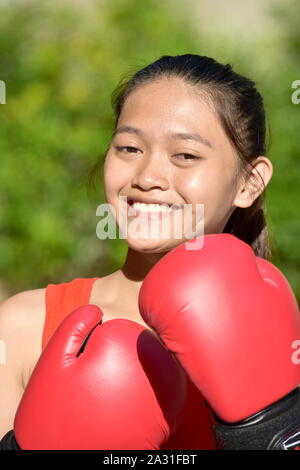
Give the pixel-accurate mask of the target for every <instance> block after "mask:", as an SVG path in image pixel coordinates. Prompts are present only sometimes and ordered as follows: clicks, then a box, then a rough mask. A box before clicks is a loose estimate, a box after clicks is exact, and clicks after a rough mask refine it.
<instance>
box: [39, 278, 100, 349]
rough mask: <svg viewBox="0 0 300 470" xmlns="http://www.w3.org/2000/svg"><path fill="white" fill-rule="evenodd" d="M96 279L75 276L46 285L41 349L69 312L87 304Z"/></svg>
mask: <svg viewBox="0 0 300 470" xmlns="http://www.w3.org/2000/svg"><path fill="white" fill-rule="evenodd" d="M96 279H99V278H98V277H93V278H76V279H73V280H72V281H70V282H63V283H61V284H48V285H47V287H46V294H45V303H46V316H45V323H44V329H43V339H42V350H44V348H45V346H46V344H47V342H48V341H49V339H50V337H51V336H52V334H53V333H54V331H55V330H56V328H57V327H58V325H59V324H60V323H61V322H62V321H63V319H64V318H65V317H66V316H67V315H68V314H69V313H71V312H73V310H75V309H76V308H78V307H81V306H82V305H87V304H89V299H90V295H91V290H92V286H93V283H94V281H95V280H96Z"/></svg>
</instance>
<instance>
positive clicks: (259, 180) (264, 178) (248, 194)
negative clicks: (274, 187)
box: [233, 156, 273, 207]
mask: <svg viewBox="0 0 300 470" xmlns="http://www.w3.org/2000/svg"><path fill="white" fill-rule="evenodd" d="M272 175H273V165H272V163H271V161H270V160H269V159H268V158H267V157H264V156H259V157H257V158H256V160H255V161H254V162H251V165H249V173H248V174H246V176H245V175H244V176H243V177H242V180H241V183H240V184H239V185H238V190H237V193H236V196H235V199H234V202H233V205H234V206H236V207H250V206H251V205H252V204H253V202H254V201H255V199H257V198H258V196H259V195H260V194H261V193H262V192H263V191H264V189H265V187H266V186H267V184H268V183H269V181H270V179H271V178H272Z"/></svg>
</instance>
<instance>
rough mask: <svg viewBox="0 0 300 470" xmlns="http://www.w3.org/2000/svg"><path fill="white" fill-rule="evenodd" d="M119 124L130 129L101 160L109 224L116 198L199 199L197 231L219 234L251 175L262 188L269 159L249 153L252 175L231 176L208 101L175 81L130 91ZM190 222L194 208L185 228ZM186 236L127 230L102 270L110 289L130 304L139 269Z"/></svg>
mask: <svg viewBox="0 0 300 470" xmlns="http://www.w3.org/2000/svg"><path fill="white" fill-rule="evenodd" d="M124 126H126V127H131V128H134V129H137V130H138V131H135V132H133V131H131V132H128V131H126V132H116V133H115V135H114V137H113V138H112V141H111V144H110V147H109V149H108V152H107V155H106V159H105V164H104V191H105V197H106V202H107V203H110V204H111V205H112V206H113V207H114V210H115V213H116V216H117V223H118V209H119V197H120V196H132V195H134V196H137V197H138V196H144V197H152V198H156V199H159V200H162V201H168V202H172V203H174V204H179V205H181V206H183V205H184V204H192V205H193V207H195V205H196V204H199V203H200V204H203V205H204V233H205V234H211V233H221V232H222V231H223V229H224V227H225V225H226V223H227V221H228V219H229V217H230V215H231V214H232V212H233V211H234V209H235V208H236V207H249V206H250V205H251V204H252V203H253V201H254V200H255V199H256V198H257V197H258V196H259V194H260V193H261V192H262V191H263V186H262V184H261V183H260V180H259V178H257V174H258V172H259V173H260V175H261V177H262V178H263V180H264V183H265V185H267V184H268V182H269V180H270V178H271V177H272V171H273V169H272V164H271V162H270V160H269V159H268V158H267V157H265V156H260V157H258V158H256V160H255V162H254V167H255V169H254V170H253V174H252V176H253V177H251V178H247V179H245V178H244V177H243V176H242V174H240V176H239V173H238V168H239V159H238V157H237V155H236V151H235V149H234V147H233V146H232V144H231V143H230V141H229V140H228V137H227V136H226V134H225V131H224V130H223V128H222V126H221V124H220V122H219V120H218V116H217V113H216V111H215V109H214V106H213V104H212V103H211V102H210V100H208V99H207V97H204V96H201V93H199V89H195V88H193V87H192V86H191V85H189V84H187V83H186V82H184V81H183V80H181V79H178V78H164V79H160V80H158V81H155V82H152V83H149V84H146V85H143V86H142V87H140V88H138V89H137V90H135V91H134V92H132V93H131V94H130V95H129V97H128V98H127V100H126V102H125V105H124V107H123V109H122V112H121V115H120V117H119V120H118V123H117V129H120V128H124ZM137 132H138V133H137ZM174 133H189V134H191V133H193V134H198V135H200V136H201V137H202V141H196V140H191V139H189V140H186V139H184V140H183V139H180V138H179V137H176V138H175V137H173V136H171V134H174ZM120 147H124V148H120ZM184 154H187V155H184ZM237 176H238V177H237ZM254 181H255V182H256V183H255V184H253V182H254ZM197 226H198V225H197V221H196V218H195V212H194V218H193V230H195V229H196V228H197ZM183 235H184V234H183ZM187 239H189V238H185V237H184V236H183V237H182V238H181V239H175V238H173V237H172V233H171V236H170V238H169V239H162V238H161V239H146V240H143V239H141V238H140V239H137V238H132V237H130V235H129V237H128V238H127V239H125V240H124V241H125V242H126V243H127V244H128V252H127V256H126V259H125V262H124V264H123V266H122V267H121V268H120V269H119V270H118V271H116V272H114V273H113V274H112V275H110V279H111V282H112V288H117V289H118V290H117V292H118V295H119V296H122V299H123V301H127V304H128V305H132V308H134V306H135V308H136V303H137V296H138V291H139V289H140V286H141V284H142V282H143V279H144V278H145V276H146V274H147V272H148V271H149V270H150V269H151V267H152V266H153V265H154V264H155V263H156V262H157V261H158V260H159V259H160V258H161V257H162V256H163V255H164V254H165V253H166V252H168V251H170V250H171V249H173V248H174V247H175V246H177V245H179V244H180V243H182V242H184V241H186V240H187ZM125 299H126V300H125Z"/></svg>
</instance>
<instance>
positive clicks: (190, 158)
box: [175, 153, 200, 161]
mask: <svg viewBox="0 0 300 470" xmlns="http://www.w3.org/2000/svg"><path fill="white" fill-rule="evenodd" d="M180 155H183V156H184V157H187V158H183V159H181V160H184V161H188V160H200V157H196V155H191V154H190V153H179V154H177V155H175V157H178V156H180Z"/></svg>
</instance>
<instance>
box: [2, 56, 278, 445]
mask: <svg viewBox="0 0 300 470" xmlns="http://www.w3.org/2000/svg"><path fill="white" fill-rule="evenodd" d="M113 104H114V110H115V117H116V121H115V130H114V133H113V137H112V140H111V142H110V146H109V148H108V151H107V154H106V157H105V162H104V189H105V196H106V201H107V202H108V203H110V204H111V205H112V207H113V208H114V209H115V213H116V221H117V224H119V225H120V220H119V204H120V200H119V198H120V196H126V197H127V198H128V200H130V201H133V202H134V201H136V202H141V203H144V204H150V203H152V202H154V201H155V202H157V201H158V202H159V203H168V204H176V205H177V206H179V207H181V208H183V207H184V206H185V205H186V204H190V205H191V207H192V209H193V211H192V221H193V228H194V229H196V228H197V226H198V223H199V220H198V219H197V216H196V209H195V208H196V204H203V207H204V233H205V234H212V233H222V232H228V233H232V234H234V235H235V236H237V237H238V238H240V239H241V240H243V241H245V242H246V243H248V244H249V245H250V246H251V247H252V248H253V250H254V252H255V254H256V255H257V256H260V257H262V258H266V259H267V258H268V257H269V255H270V240H269V234H268V228H267V225H266V221H265V216H264V196H265V188H266V186H267V184H268V182H269V181H270V179H271V177H272V171H273V169H272V164H271V162H270V160H269V159H268V158H267V157H266V156H265V154H266V128H265V111H264V106H263V99H262V97H261V95H260V94H259V92H258V91H257V89H256V87H255V84H254V82H253V81H252V80H250V79H248V78H245V77H243V76H241V75H239V74H237V73H236V72H234V71H233V70H232V67H231V65H229V64H227V65H223V64H220V63H218V62H217V61H215V60H214V59H212V58H209V57H205V56H199V55H193V54H185V55H181V56H174V57H172V56H163V57H161V58H159V59H158V60H156V61H155V62H153V63H152V64H149V65H148V66H146V67H145V68H143V69H142V70H140V71H138V72H137V73H135V74H134V76H133V77H132V78H131V79H129V80H128V81H126V82H125V83H121V84H120V86H119V87H118V88H117V89H116V92H115V95H114V102H113ZM100 165H101V161H100V162H98V163H97V165H96V167H95V169H96V170H97V169H98V168H99V167H100ZM95 169H94V170H95ZM136 207H137V208H138V209H139V210H140V211H143V210H146V209H147V207H148V208H149V206H144V205H137V206H136ZM153 210H155V208H153ZM133 219H134V216H130V217H129V220H133ZM157 223H158V224H159V222H157ZM124 241H125V242H126V243H127V245H128V252H127V256H126V260H125V262H124V264H123V266H121V267H120V269H118V270H117V271H115V272H113V273H111V274H109V275H107V276H104V277H101V278H92V279H81V278H79V279H74V280H73V281H71V282H69V283H63V284H58V285H55V284H50V285H48V286H47V287H46V288H45V289H34V290H30V291H26V292H21V293H18V294H17V295H14V296H12V297H10V298H9V299H7V300H6V301H5V302H3V303H2V305H1V306H0V338H1V339H2V341H4V342H5V345H6V364H4V365H0V374H1V376H0V439H1V437H2V436H3V435H4V434H5V433H6V432H7V431H9V430H10V429H12V427H13V420H14V416H15V413H16V410H17V407H18V404H19V402H20V399H21V396H22V393H23V391H24V389H25V387H26V385H27V383H28V381H29V378H30V375H31V373H32V371H33V369H34V367H35V364H36V362H37V360H38V358H39V356H40V354H41V352H42V349H43V348H44V346H45V345H46V343H47V341H48V339H49V337H50V336H51V334H52V333H53V332H54V331H55V329H56V328H57V326H58V325H59V324H60V322H61V321H62V320H63V318H64V317H65V316H66V315H67V314H68V313H69V312H71V311H72V310H74V309H75V308H76V307H77V306H79V305H82V304H84V303H90V304H95V305H98V306H99V307H100V308H101V309H102V311H103V312H104V317H103V321H106V320H108V319H113V318H127V319H130V320H133V321H135V322H138V323H141V324H142V325H144V326H146V327H147V325H145V323H144V322H143V320H142V318H141V316H140V313H139V309H138V294H139V290H140V287H141V285H142V283H143V280H144V278H145V276H146V275H147V273H148V272H149V270H150V269H151V268H152V267H153V265H154V264H155V263H156V262H157V261H158V260H159V259H160V258H161V257H162V256H163V255H164V254H165V253H167V252H168V251H170V250H171V249H173V248H174V247H175V246H177V245H179V244H180V243H182V242H184V241H186V238H185V236H184V235H183V236H182V238H180V239H178V238H175V237H174V236H173V235H171V236H170V237H169V238H157V237H156V238H153V239H151V238H147V239H145V238H138V237H134V236H132V235H131V234H130V231H129V232H128V237H127V238H124ZM190 393H191V396H190V398H191V400H192V398H193V397H194V398H196V401H197V403H198V404H199V410H198V416H197V419H198V420H199V416H200V417H201V416H202V421H203V422H205V420H207V417H206V411H205V406H204V404H203V402H201V400H200V398H199V396H198V395H199V394H198V392H196V391H195V390H193V389H192V387H191V389H190ZM195 393H196V395H195ZM193 394H194V395H193ZM193 416H195V410H194V409H193V408H191V409H190V410H189V409H188V405H187V412H186V421H185V422H183V425H182V426H181V428H180V429H179V430H178V433H177V435H176V436H175V438H176V439H177V440H176V439H175V438H174V440H173V441H171V442H170V443H168V444H167V445H166V447H165V448H170V449H176V448H177V449H208V448H213V444H212V438H211V435H210V434H209V430H208V429H209V425H208V424H207V425H204V424H203V429H204V428H206V431H205V432H202V434H201V433H200V434H199V435H197V434H195V433H193V423H192V421H193ZM207 422H208V421H207ZM198 427H199V422H198ZM192 433H193V434H192Z"/></svg>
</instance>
